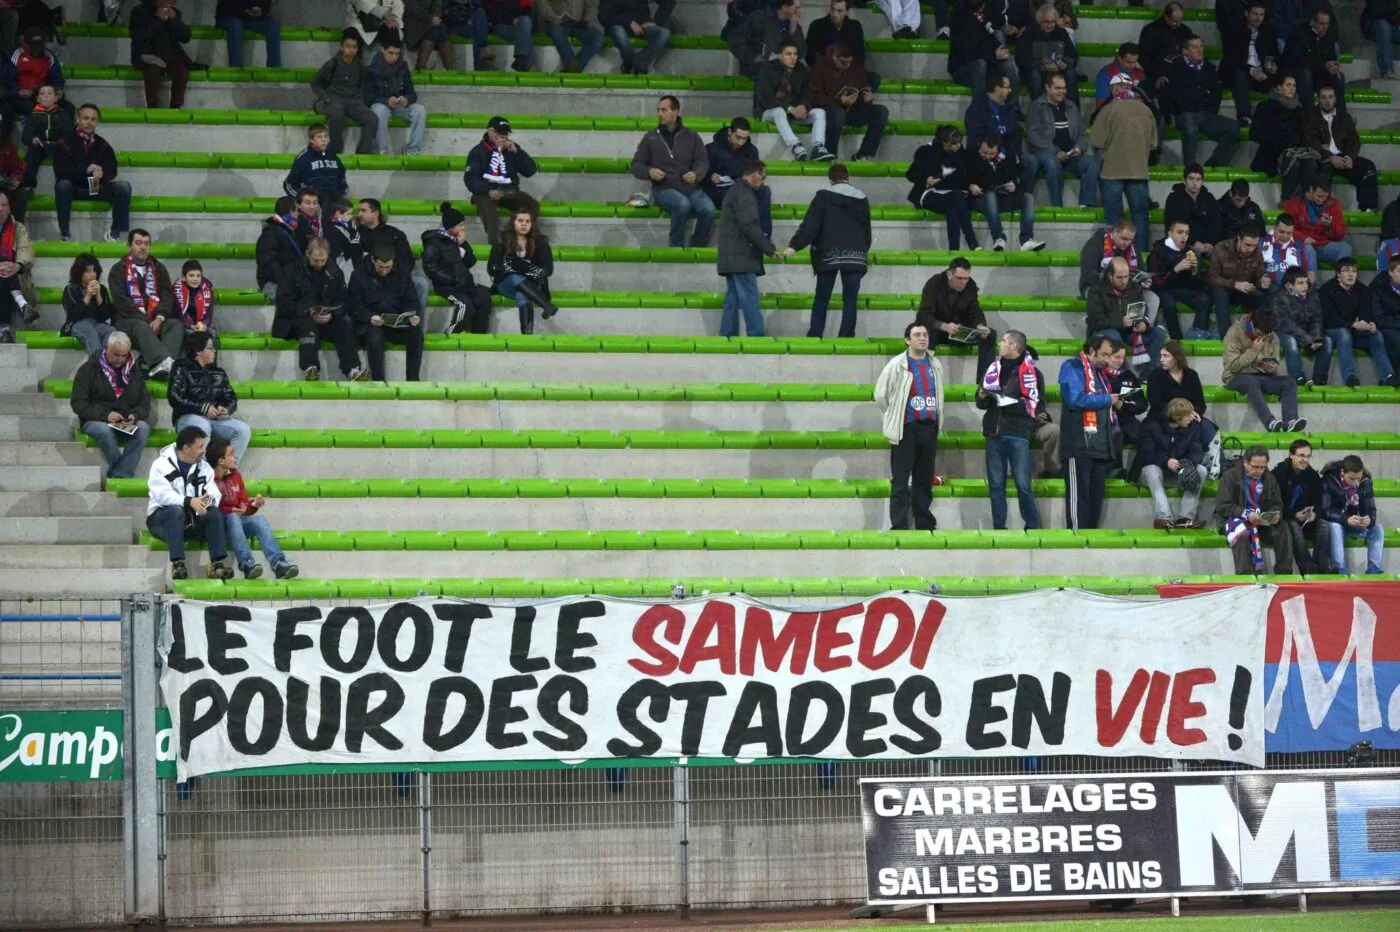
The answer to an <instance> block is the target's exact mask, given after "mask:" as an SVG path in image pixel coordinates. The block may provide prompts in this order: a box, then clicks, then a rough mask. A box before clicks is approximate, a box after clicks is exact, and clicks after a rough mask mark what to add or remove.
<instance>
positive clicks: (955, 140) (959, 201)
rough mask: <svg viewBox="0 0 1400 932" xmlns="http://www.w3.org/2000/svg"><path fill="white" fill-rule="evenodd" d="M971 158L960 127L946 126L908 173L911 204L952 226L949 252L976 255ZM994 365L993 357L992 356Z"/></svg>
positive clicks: (922, 150)
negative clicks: (964, 244) (966, 251)
mask: <svg viewBox="0 0 1400 932" xmlns="http://www.w3.org/2000/svg"><path fill="white" fill-rule="evenodd" d="M968 169H969V165H968V155H967V152H966V150H964V149H963V134H962V131H961V130H959V129H958V128H957V127H956V126H954V125H953V124H951V123H945V124H943V125H942V126H940V127H938V130H937V132H935V133H934V136H933V142H930V143H925V144H924V145H922V146H919V148H917V149H915V150H914V160H913V161H912V162H911V163H910V164H909V167H908V168H907V169H906V170H905V172H904V177H905V178H906V179H907V180H908V181H909V183H910V184H912V185H913V188H911V189H910V191H909V203H911V204H913V205H914V206H915V207H918V208H919V209H921V210H929V211H933V212H935V213H941V214H943V215H944V217H945V222H946V223H947V226H948V249H949V250H951V251H953V252H957V251H958V250H959V249H961V248H962V241H963V237H966V238H967V248H968V249H970V250H972V251H973V252H976V251H977V250H978V249H980V248H981V247H980V246H978V245H977V234H976V233H975V232H973V229H972V212H971V209H970V208H969V207H968V203H967V198H968V189H967V186H968V185H969V184H970V183H971V182H970V180H969V178H968V175H969V174H970V172H969V171H968ZM987 358H988V360H989V361H990V359H991V356H990V355H988V357H987Z"/></svg>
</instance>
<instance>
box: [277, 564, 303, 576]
mask: <svg viewBox="0 0 1400 932" xmlns="http://www.w3.org/2000/svg"><path fill="white" fill-rule="evenodd" d="M300 572H301V570H299V569H297V565H296V564H295V563H279V564H277V565H276V566H274V567H273V568H272V575H273V576H276V577H277V578H278V579H296V578H297V574H298V573H300Z"/></svg>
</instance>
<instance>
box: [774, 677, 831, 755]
mask: <svg viewBox="0 0 1400 932" xmlns="http://www.w3.org/2000/svg"><path fill="white" fill-rule="evenodd" d="M813 702H820V703H821V704H822V708H823V718H822V721H821V724H820V725H818V726H817V730H816V733H815V734H813V735H812V737H810V738H806V739H804V738H803V737H802V736H803V735H804V734H806V733H807V715H808V713H809V712H811V709H812V703H813ZM845 717H846V700H845V699H844V698H843V697H842V696H841V690H839V689H837V688H836V687H835V686H832V685H831V684H830V683H827V682H824V681H822V680H815V681H813V682H810V683H798V684H797V685H796V686H794V687H793V689H792V694H791V695H790V696H789V698H788V714H787V728H786V730H785V731H784V737H785V739H786V741H787V752H788V754H790V755H791V756H793V757H815V756H816V755H818V754H820V753H821V752H822V751H823V750H825V749H826V746H827V745H829V744H831V742H832V741H835V740H836V736H837V735H839V734H840V733H841V722H842V720H844V719H845Z"/></svg>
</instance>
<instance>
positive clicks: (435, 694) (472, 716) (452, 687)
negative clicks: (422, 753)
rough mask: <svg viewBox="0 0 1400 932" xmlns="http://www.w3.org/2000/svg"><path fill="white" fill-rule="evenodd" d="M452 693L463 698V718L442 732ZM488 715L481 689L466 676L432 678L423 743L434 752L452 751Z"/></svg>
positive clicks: (474, 731) (471, 733) (464, 740)
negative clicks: (448, 701)
mask: <svg viewBox="0 0 1400 932" xmlns="http://www.w3.org/2000/svg"><path fill="white" fill-rule="evenodd" d="M454 624H455V622H454ZM453 696H461V697H462V704H463V708H462V717H461V718H459V719H457V722H456V724H454V725H453V726H452V727H451V728H449V729H447V731H443V730H442V726H443V716H444V715H446V714H447V700H448V699H450V698H452V697H453ZM485 714H486V700H485V698H483V697H482V695H481V688H480V687H479V686H477V685H476V684H475V683H473V682H472V681H471V680H469V679H467V678H466V677H465V676H444V677H443V678H442V679H438V680H433V682H432V685H431V686H429V687H428V705H427V710H426V714H425V715H424V717H423V743H424V744H426V745H427V746H428V747H430V748H432V749H433V750H434V751H450V750H452V749H453V748H455V747H457V746H458V745H460V744H463V743H465V742H466V740H467V739H468V738H470V737H471V736H472V735H474V734H476V728H477V726H478V725H480V724H481V719H482V716H484V715H485Z"/></svg>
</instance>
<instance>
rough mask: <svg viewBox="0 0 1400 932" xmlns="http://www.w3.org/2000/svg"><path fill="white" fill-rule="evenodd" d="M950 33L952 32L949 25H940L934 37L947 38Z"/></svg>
mask: <svg viewBox="0 0 1400 932" xmlns="http://www.w3.org/2000/svg"><path fill="white" fill-rule="evenodd" d="M949 35H950V33H949V32H948V27H947V26H939V27H938V32H936V33H935V34H934V36H933V37H934V38H935V39H946V38H948V36H949Z"/></svg>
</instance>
